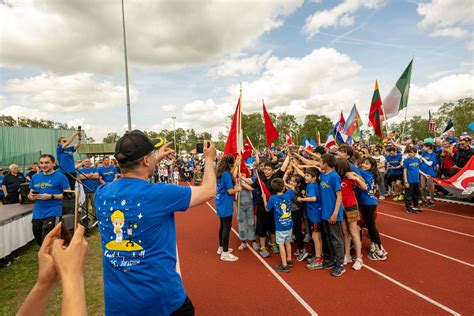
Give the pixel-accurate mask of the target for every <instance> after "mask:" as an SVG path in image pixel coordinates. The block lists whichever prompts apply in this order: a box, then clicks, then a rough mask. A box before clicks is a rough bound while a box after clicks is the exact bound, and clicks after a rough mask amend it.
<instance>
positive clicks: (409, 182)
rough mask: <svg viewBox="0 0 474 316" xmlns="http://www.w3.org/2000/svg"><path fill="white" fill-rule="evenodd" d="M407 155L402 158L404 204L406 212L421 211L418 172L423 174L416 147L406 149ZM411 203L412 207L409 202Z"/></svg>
mask: <svg viewBox="0 0 474 316" xmlns="http://www.w3.org/2000/svg"><path fill="white" fill-rule="evenodd" d="M406 152H407V154H408V157H407V158H405V160H403V182H404V184H405V206H406V211H407V213H417V212H421V208H419V207H418V197H419V196H420V174H422V175H425V176H426V174H425V173H424V172H422V171H421V170H420V159H418V158H416V157H415V156H416V154H417V150H416V148H408V149H407V151H406ZM412 203H413V207H411V204H412Z"/></svg>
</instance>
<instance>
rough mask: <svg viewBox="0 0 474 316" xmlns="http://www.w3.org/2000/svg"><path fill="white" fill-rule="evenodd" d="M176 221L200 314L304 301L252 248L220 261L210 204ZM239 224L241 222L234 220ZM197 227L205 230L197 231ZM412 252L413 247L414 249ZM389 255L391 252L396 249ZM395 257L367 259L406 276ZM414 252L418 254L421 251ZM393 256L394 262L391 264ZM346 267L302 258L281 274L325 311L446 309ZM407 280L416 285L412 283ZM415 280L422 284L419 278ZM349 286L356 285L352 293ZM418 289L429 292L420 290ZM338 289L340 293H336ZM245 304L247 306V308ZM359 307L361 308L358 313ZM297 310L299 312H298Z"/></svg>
mask: <svg viewBox="0 0 474 316" xmlns="http://www.w3.org/2000/svg"><path fill="white" fill-rule="evenodd" d="M206 213H207V215H206ZM196 214H197V215H196ZM177 223H178V224H177V227H178V244H179V253H180V260H181V270H182V273H183V280H184V283H185V286H186V289H187V291H188V293H189V295H190V297H191V298H192V300H193V302H194V303H195V305H196V307H197V309H198V313H199V311H200V310H201V312H202V311H206V313H205V314H208V312H211V314H214V312H215V314H222V313H223V312H226V313H228V312H229V311H233V310H236V309H233V308H227V306H229V305H231V306H232V307H235V308H237V310H239V311H240V314H246V313H248V314H252V315H253V314H257V313H259V314H261V313H262V312H264V313H265V314H267V313H269V312H271V313H272V314H279V313H280V312H282V313H283V312H287V310H286V308H285V309H283V310H279V309H278V308H279V307H278V306H280V305H281V304H282V303H281V298H282V297H285V298H286V299H287V301H288V302H289V303H290V304H288V305H289V306H290V309H289V310H292V309H294V307H293V305H296V306H297V307H300V306H301V305H299V303H298V302H296V300H295V299H293V298H292V296H291V294H290V293H289V292H288V291H286V290H285V289H284V288H283V287H282V286H281V284H280V283H279V282H278V281H276V279H275V278H274V277H273V276H272V275H271V274H269V273H268V271H267V270H266V269H265V268H264V267H263V265H262V264H261V263H260V262H259V261H258V259H257V258H255V257H254V255H253V254H252V253H250V251H248V250H247V251H245V252H243V253H238V254H237V255H238V256H239V257H240V260H239V261H238V262H236V263H225V262H220V261H219V260H218V258H217V255H215V250H216V239H217V237H216V236H215V235H217V228H218V221H217V218H216V216H215V214H214V213H213V212H212V210H211V209H210V208H209V207H208V206H201V207H199V208H196V209H193V210H190V212H189V213H187V214H178V215H177ZM234 227H236V226H235V225H234ZM196 231H199V232H200V233H199V234H195V232H196ZM238 243H239V242H238V240H237V238H236V237H235V235H233V234H232V237H231V244H232V245H233V247H235V248H236V247H237V246H238ZM384 243H385V244H386V245H387V247H391V248H388V249H390V251H392V250H391V249H392V248H393V252H394V253H399V254H404V253H405V252H406V249H405V248H407V246H404V245H403V246H402V245H401V244H399V245H392V244H391V243H390V242H384ZM235 248H234V249H235ZM399 248H400V249H399ZM205 251H207V253H205ZM409 251H412V252H413V250H409ZM390 256H391V257H392V254H391V255H390ZM391 257H390V261H389V262H384V263H373V262H369V260H368V259H366V262H367V263H368V264H371V265H372V266H373V268H376V269H379V270H380V267H378V266H379V265H382V266H383V265H386V266H390V272H394V271H392V270H396V271H398V272H400V271H401V273H402V275H404V271H405V270H406V266H407V265H406V264H405V263H404V264H399V263H397V262H396V261H395V260H392V258H391ZM400 257H403V258H404V257H405V255H400ZM413 257H416V255H414V256H413ZM425 257H426V259H427V261H424V264H429V262H430V261H433V260H434V259H435V260H439V259H438V258H432V257H427V256H426V255H425ZM267 261H268V262H269V263H271V265H272V266H273V265H274V264H276V263H278V261H279V257H278V256H272V257H271V258H269V259H267ZM391 261H394V262H393V263H390V262H391ZM402 261H403V260H402ZM203 265H204V266H206V267H207V268H206V269H205V270H203V268H202V266H203ZM347 270H348V271H347V272H346V274H345V275H344V276H343V277H341V278H338V279H336V278H334V277H331V276H330V275H329V272H328V271H308V270H306V269H305V268H304V266H303V264H302V263H298V262H296V261H295V268H294V270H293V271H292V272H291V273H289V274H287V275H286V274H285V275H282V277H283V278H284V279H285V280H286V281H287V282H288V283H289V284H290V286H292V287H293V289H295V290H296V291H297V292H298V293H299V294H300V295H301V297H302V298H303V299H304V300H305V301H306V302H307V303H308V304H310V305H311V306H312V307H313V308H314V309H315V310H316V311H317V312H318V313H319V314H321V315H325V314H347V313H351V314H361V315H362V314H365V315H367V314H375V313H377V314H390V313H393V314H421V313H423V314H444V313H445V311H443V310H442V309H440V308H438V307H437V306H435V305H433V304H431V303H429V302H427V301H425V300H423V299H421V298H419V297H418V296H416V295H414V294H412V293H410V292H408V291H406V290H404V289H402V288H400V287H399V286H397V285H395V284H393V283H391V282H389V281H387V280H385V279H383V278H382V277H380V276H378V275H376V274H375V273H373V272H371V271H369V270H367V269H364V270H362V271H360V272H355V271H352V270H350V268H348V269H347ZM349 270H350V271H349ZM386 274H388V273H386ZM389 275H391V276H392V277H394V278H395V279H397V277H398V276H397V277H395V276H394V275H393V273H392V274H389ZM432 277H433V276H430V278H432ZM262 278H263V279H262ZM418 279H419V277H418V276H416V277H414V278H413V275H412V273H409V278H408V281H410V280H418ZM397 280H399V279H397ZM399 281H401V280H399ZM402 282H403V281H402ZM442 282H444V281H442ZM403 283H404V282H403ZM412 283H413V282H412ZM405 284H406V283H405ZM441 284H443V283H441ZM406 285H409V286H411V285H410V284H406ZM415 285H417V283H416V282H415ZM437 285H439V284H437ZM266 286H268V288H270V289H271V292H269V291H263V292H262V291H260V287H266ZM249 287H250V289H251V290H250V293H262V297H263V299H264V301H265V303H264V304H263V305H259V304H258V299H257V297H255V296H253V295H250V296H249V295H248V294H249V290H248V289H249ZM209 289H211V291H212V296H213V299H212V300H209V295H208V293H207V292H206V291H208V290H209ZM347 289H351V290H350V291H349V292H347ZM415 289H416V290H419V291H420V292H421V293H423V294H425V295H428V294H427V293H424V292H423V291H421V290H420V289H417V288H415ZM276 290H278V291H279V292H282V296H279V297H278V299H276V300H275V299H274V297H275V296H274V295H273V294H270V293H275V291H276ZM423 290H424V289H423ZM341 291H342V292H341ZM449 291H454V292H455V293H457V290H452V289H451V290H449ZM334 293H340V294H338V295H334ZM348 293H349V295H348ZM459 293H464V297H466V295H468V294H467V293H469V290H467V291H466V288H462V289H460V290H459ZM428 296H430V295H428ZM430 297H431V296H430ZM431 298H433V297H431ZM442 298H443V299H444V302H441V303H444V305H447V306H448V307H452V306H450V305H449V304H447V303H446V302H448V303H450V299H449V295H448V296H446V297H445V296H443V297H442ZM249 300H250V303H249ZM218 302H223V304H219V303H218ZM242 302H246V304H245V305H243V304H242ZM400 302H403V304H400ZM222 305H225V306H222ZM298 305H299V306H298ZM242 306H245V309H244V310H243V311H242ZM247 308H248V310H247ZM259 308H260V309H259ZM258 309H259V310H258ZM300 309H302V308H300ZM354 310H356V312H355V313H354ZM302 313H306V311H305V310H304V311H303V312H302ZM296 314H297V315H299V314H298V313H296Z"/></svg>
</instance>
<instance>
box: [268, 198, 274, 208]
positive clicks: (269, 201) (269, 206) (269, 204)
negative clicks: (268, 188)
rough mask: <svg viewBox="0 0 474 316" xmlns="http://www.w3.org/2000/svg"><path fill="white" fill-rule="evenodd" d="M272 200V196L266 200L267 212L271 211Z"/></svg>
mask: <svg viewBox="0 0 474 316" xmlns="http://www.w3.org/2000/svg"><path fill="white" fill-rule="evenodd" d="M273 200H274V199H273V196H271V197H270V198H269V199H268V202H267V206H266V209H267V210H269V211H273Z"/></svg>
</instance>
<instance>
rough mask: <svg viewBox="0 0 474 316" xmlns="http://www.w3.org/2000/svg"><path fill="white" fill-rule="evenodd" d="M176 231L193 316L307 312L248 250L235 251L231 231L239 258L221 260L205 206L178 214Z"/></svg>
mask: <svg viewBox="0 0 474 316" xmlns="http://www.w3.org/2000/svg"><path fill="white" fill-rule="evenodd" d="M176 227H177V243H178V252H179V259H180V266H181V274H182V278H183V283H184V286H185V289H186V292H187V294H188V295H189V297H190V298H191V300H192V302H193V304H194V306H195V307H196V314H197V315H270V314H271V315H290V314H293V315H308V314H309V312H308V311H307V310H306V309H304V308H303V306H302V305H301V304H300V303H299V302H298V301H297V300H296V299H295V298H294V297H293V296H292V295H291V294H290V292H288V290H287V289H286V288H285V287H284V286H283V285H282V284H281V283H280V282H279V281H278V280H277V279H276V278H275V277H274V276H273V275H272V274H271V273H270V272H269V271H268V270H267V269H266V268H265V267H264V266H263V264H262V263H260V262H259V261H258V259H257V258H256V257H255V256H254V255H253V254H251V253H250V251H249V250H248V251H247V252H245V253H244V254H241V253H238V251H237V247H238V246H239V244H240V242H239V240H238V239H237V238H236V237H235V235H234V234H233V233H232V232H231V238H230V246H231V247H232V248H233V249H234V253H236V255H237V256H239V260H238V261H237V262H223V261H221V260H219V256H218V255H217V254H216V250H217V246H218V228H219V221H218V218H217V216H216V215H215V214H214V213H213V212H212V210H211V209H210V208H209V207H208V206H207V205H201V206H199V207H195V208H192V209H190V210H188V211H186V212H185V213H179V212H178V213H176ZM234 227H237V226H236V224H235V223H234Z"/></svg>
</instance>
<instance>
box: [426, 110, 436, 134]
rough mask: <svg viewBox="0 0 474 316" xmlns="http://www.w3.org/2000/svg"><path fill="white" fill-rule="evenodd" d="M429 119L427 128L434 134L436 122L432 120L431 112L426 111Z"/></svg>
mask: <svg viewBox="0 0 474 316" xmlns="http://www.w3.org/2000/svg"><path fill="white" fill-rule="evenodd" d="M428 115H429V119H428V127H429V129H430V132H431V133H433V134H436V122H435V120H434V118H433V115H431V110H430V111H428Z"/></svg>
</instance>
